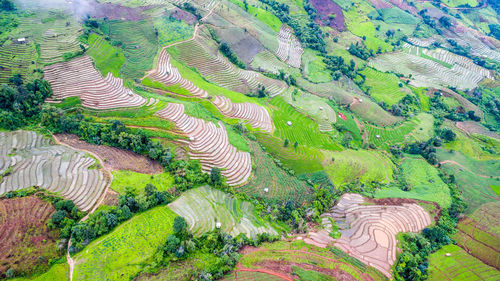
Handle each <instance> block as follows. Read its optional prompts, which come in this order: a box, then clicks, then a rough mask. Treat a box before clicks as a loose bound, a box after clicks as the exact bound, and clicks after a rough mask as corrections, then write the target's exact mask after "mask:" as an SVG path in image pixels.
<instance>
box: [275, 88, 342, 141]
mask: <svg viewBox="0 0 500 281" xmlns="http://www.w3.org/2000/svg"><path fill="white" fill-rule="evenodd" d="M270 104H271V105H272V106H274V107H275V110H274V111H273V123H274V125H275V126H276V131H275V133H274V136H276V137H279V138H281V139H282V140H284V139H288V140H289V141H290V144H292V145H293V143H294V142H298V143H299V145H305V146H309V147H315V148H324V149H331V150H339V149H340V146H339V145H338V144H337V143H335V142H334V141H333V139H332V138H331V137H330V136H328V135H327V134H322V133H321V131H320V127H319V126H318V124H317V123H316V122H314V121H313V120H311V119H309V118H307V117H306V116H305V115H303V114H301V113H300V112H298V111H297V110H295V109H294V108H293V107H292V106H291V105H289V104H288V103H286V101H285V100H284V99H283V98H282V97H275V98H273V99H271V101H270ZM289 121H290V122H291V125H288V122H289Z"/></svg>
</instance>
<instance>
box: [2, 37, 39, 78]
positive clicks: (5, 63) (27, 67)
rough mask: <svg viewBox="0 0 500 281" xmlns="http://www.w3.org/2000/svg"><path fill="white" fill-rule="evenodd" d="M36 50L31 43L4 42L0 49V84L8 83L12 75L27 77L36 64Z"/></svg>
mask: <svg viewBox="0 0 500 281" xmlns="http://www.w3.org/2000/svg"><path fill="white" fill-rule="evenodd" d="M35 61H36V50H35V46H34V45H33V44H31V43H28V44H15V43H12V42H10V41H7V42H5V44H3V45H2V46H1V47H0V84H3V83H8V82H9V78H12V76H13V75H14V74H21V76H23V77H26V76H29V75H30V74H31V72H32V70H33V69H34V68H35V66H36V64H35Z"/></svg>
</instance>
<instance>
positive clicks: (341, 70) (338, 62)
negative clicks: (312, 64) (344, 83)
mask: <svg viewBox="0 0 500 281" xmlns="http://www.w3.org/2000/svg"><path fill="white" fill-rule="evenodd" d="M323 62H324V63H325V64H326V68H327V69H328V70H330V72H331V73H332V77H333V79H334V80H339V79H340V77H341V76H342V74H344V75H345V76H347V77H349V78H351V79H354V78H356V76H357V75H358V73H357V72H356V63H355V62H354V60H351V61H350V63H349V64H346V63H345V62H344V58H342V57H341V56H326V57H325V58H324V59H323Z"/></svg>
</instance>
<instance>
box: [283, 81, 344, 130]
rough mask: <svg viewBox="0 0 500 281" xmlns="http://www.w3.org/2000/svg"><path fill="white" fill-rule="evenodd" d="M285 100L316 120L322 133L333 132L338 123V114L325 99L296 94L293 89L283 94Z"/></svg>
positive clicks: (302, 93)
mask: <svg viewBox="0 0 500 281" xmlns="http://www.w3.org/2000/svg"><path fill="white" fill-rule="evenodd" d="M283 99H284V100H285V101H286V102H287V103H288V104H290V105H291V106H293V107H294V108H295V109H296V110H298V111H299V112H301V113H302V114H304V115H307V116H310V117H311V118H312V119H314V121H316V123H318V125H319V130H320V131H322V132H324V131H331V130H333V127H332V124H333V123H335V122H336V121H337V114H336V113H335V110H333V108H332V107H331V106H330V105H328V104H327V103H326V102H325V100H324V99H322V98H320V97H318V96H315V95H311V94H309V93H304V92H301V91H300V92H297V94H294V91H292V89H291V88H290V89H288V91H286V92H285V93H284V94H283Z"/></svg>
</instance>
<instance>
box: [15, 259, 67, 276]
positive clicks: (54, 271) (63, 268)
mask: <svg viewBox="0 0 500 281" xmlns="http://www.w3.org/2000/svg"><path fill="white" fill-rule="evenodd" d="M10 280H12V281H54V280H61V281H63V280H69V266H68V264H67V263H66V261H64V263H57V264H54V265H53V266H52V267H51V268H50V269H49V270H48V271H47V272H44V273H42V274H40V275H37V276H33V277H29V278H28V277H19V278H14V279H10Z"/></svg>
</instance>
